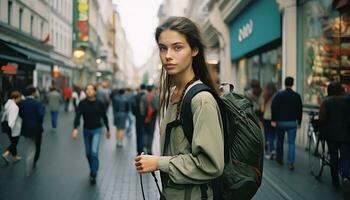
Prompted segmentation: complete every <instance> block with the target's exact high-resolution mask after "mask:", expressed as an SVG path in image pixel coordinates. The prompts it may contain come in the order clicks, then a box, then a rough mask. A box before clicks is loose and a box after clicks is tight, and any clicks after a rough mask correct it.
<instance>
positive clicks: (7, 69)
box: [1, 64, 17, 75]
mask: <svg viewBox="0 0 350 200" xmlns="http://www.w3.org/2000/svg"><path fill="white" fill-rule="evenodd" d="M1 71H2V72H3V73H4V74H12V75H14V74H17V66H14V65H12V64H7V65H4V66H2V67H1Z"/></svg>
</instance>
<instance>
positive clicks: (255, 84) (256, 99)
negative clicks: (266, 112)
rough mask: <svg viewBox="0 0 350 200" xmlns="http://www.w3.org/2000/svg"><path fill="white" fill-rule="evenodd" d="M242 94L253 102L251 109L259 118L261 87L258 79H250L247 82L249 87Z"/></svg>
mask: <svg viewBox="0 0 350 200" xmlns="http://www.w3.org/2000/svg"><path fill="white" fill-rule="evenodd" d="M244 96H245V97H246V98H247V99H248V100H249V101H250V102H251V103H252V104H253V109H254V112H255V114H256V116H258V117H259V118H260V117H261V112H260V104H261V97H260V96H261V87H260V82H259V80H256V79H252V80H251V81H250V83H249V88H248V89H247V90H246V91H245V93H244Z"/></svg>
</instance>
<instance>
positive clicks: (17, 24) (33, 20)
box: [0, 0, 50, 50]
mask: <svg viewBox="0 0 350 200" xmlns="http://www.w3.org/2000/svg"><path fill="white" fill-rule="evenodd" d="M10 2H11V3H12V7H11V8H12V9H11V12H10V13H9V12H8V11H9V10H8V8H9V5H10V4H11V3H10ZM0 9H1V10H0V11H1V12H0V22H1V23H2V24H3V25H4V26H6V25H7V26H8V28H9V29H12V30H14V31H16V32H19V33H21V34H24V36H25V37H27V38H28V39H34V40H40V41H42V40H44V39H45V37H46V36H47V35H48V34H49V18H50V10H49V7H48V2H47V1H46V0H36V1H35V0H27V1H26V0H1V1H0ZM21 11H22V12H21ZM20 13H22V14H20ZM20 16H22V17H20ZM31 25H32V26H31ZM0 35H1V33H0ZM2 38H3V39H7V40H10V41H12V42H15V43H18V40H17V39H16V38H15V37H13V35H7V36H5V35H3V36H2ZM23 45H24V46H26V47H27V48H32V46H30V45H28V44H23ZM39 50H40V49H39Z"/></svg>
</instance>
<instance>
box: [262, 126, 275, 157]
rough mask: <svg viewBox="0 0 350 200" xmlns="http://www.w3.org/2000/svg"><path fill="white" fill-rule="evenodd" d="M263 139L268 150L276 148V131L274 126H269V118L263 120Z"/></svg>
mask: <svg viewBox="0 0 350 200" xmlns="http://www.w3.org/2000/svg"><path fill="white" fill-rule="evenodd" d="M264 133H265V141H266V143H268V152H269V153H271V152H272V151H275V150H276V144H275V143H276V132H275V128H274V127H272V126H271V120H264Z"/></svg>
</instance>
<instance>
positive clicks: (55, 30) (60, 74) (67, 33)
mask: <svg viewBox="0 0 350 200" xmlns="http://www.w3.org/2000/svg"><path fill="white" fill-rule="evenodd" d="M49 5H50V13H51V15H50V36H49V43H50V44H51V45H52V46H53V51H52V52H51V57H52V58H54V59H56V60H60V61H61V62H62V63H63V65H55V66H54V68H53V71H55V75H54V77H53V84H54V85H56V86H57V87H58V88H63V87H64V86H66V85H68V86H72V85H73V75H74V73H73V72H74V67H75V65H74V62H73V46H72V45H73V2H72V1H69V0H61V1H59V0H49ZM42 74H43V75H42V76H38V77H39V80H42V81H43V85H46V87H48V85H49V84H45V83H44V81H45V80H46V77H45V76H46V75H47V74H45V73H42Z"/></svg>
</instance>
